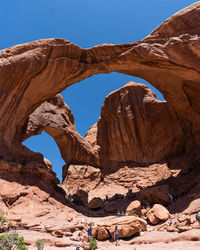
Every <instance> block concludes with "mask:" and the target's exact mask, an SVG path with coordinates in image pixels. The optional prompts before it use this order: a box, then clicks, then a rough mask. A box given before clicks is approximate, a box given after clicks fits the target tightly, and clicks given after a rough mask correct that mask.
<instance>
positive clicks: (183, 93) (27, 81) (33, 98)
mask: <svg viewBox="0 0 200 250" xmlns="http://www.w3.org/2000/svg"><path fill="white" fill-rule="evenodd" d="M199 13H200V3H199V2H197V3H195V4H193V5H191V6H189V7H188V8H186V9H184V10H182V11H180V12H178V13H177V14H175V15H173V16H172V17H170V18H169V19H168V20H166V21H165V22H164V23H163V24H161V25H160V26H159V27H158V28H157V29H156V30H154V31H153V32H152V33H151V34H150V35H149V36H148V37H146V38H145V39H144V40H141V41H140V42H136V43H132V44H121V45H109V44H105V45H100V46H96V47H93V48H90V49H85V50H84V49H80V48H79V47H78V46H76V45H74V44H72V43H70V42H68V41H65V40H63V39H48V40H40V41H35V42H32V43H27V44H22V45H17V46H14V47H12V48H9V49H5V50H2V51H1V52H0V59H1V65H0V79H1V82H0V88H1V91H0V103H1V106H0V115H1V120H0V141H1V143H2V145H4V146H5V145H7V148H8V149H7V152H6V153H5V152H1V155H2V156H3V157H5V158H7V159H8V158H9V155H10V154H11V153H12V154H13V155H14V157H13V158H14V160H17V157H15V156H16V151H15V150H16V149H18V148H19V147H20V146H19V145H18V143H19V142H20V141H21V140H22V137H23V134H24V131H23V129H24V124H25V123H26V121H27V119H28V116H29V115H30V114H31V113H32V112H33V111H34V110H35V109H36V108H37V107H38V106H39V105H40V104H41V103H42V102H44V101H45V100H48V99H49V98H50V97H52V96H54V95H55V94H57V93H59V92H61V91H62V90H63V89H64V88H66V87H67V86H69V85H71V84H73V83H75V82H78V81H81V80H83V79H85V78H87V77H89V76H91V75H93V74H97V73H109V72H113V71H116V72H120V73H125V74H129V75H133V76H138V77H141V78H143V79H145V80H147V81H148V82H149V83H151V84H152V85H153V86H155V87H156V88H157V89H159V90H160V91H161V92H162V93H163V95H164V97H165V99H166V101H167V102H168V105H169V107H170V108H171V109H172V110H173V111H174V112H175V114H176V116H177V118H178V121H179V124H180V126H181V127H182V129H183V131H184V134H185V140H187V139H188V138H189V137H190V138H191V137H192V138H198V136H197V137H196V136H195V133H198V132H199V128H200V116H199V111H200V106H199V92H200V85H199V79H200V73H199V40H200V39H199V33H200V32H199V25H198V20H199ZM5 114H6V115H5ZM11 144H12V147H11ZM194 144H195V148H197V147H198V150H197V151H196V153H195V157H192V159H195V161H196V162H197V161H198V160H199V141H198V139H196V140H195V142H194ZM194 144H193V143H192V145H191V143H189V144H188V145H187V147H186V150H187V152H192V148H193V145H194ZM11 148H12V149H11ZM10 158H11V157H10Z"/></svg>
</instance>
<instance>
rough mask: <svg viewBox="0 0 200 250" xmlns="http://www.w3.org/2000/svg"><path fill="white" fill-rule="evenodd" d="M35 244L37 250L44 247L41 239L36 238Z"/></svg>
mask: <svg viewBox="0 0 200 250" xmlns="http://www.w3.org/2000/svg"><path fill="white" fill-rule="evenodd" d="M35 245H36V247H37V250H42V249H43V248H44V242H43V240H36V242H35Z"/></svg>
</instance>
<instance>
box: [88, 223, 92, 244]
mask: <svg viewBox="0 0 200 250" xmlns="http://www.w3.org/2000/svg"><path fill="white" fill-rule="evenodd" d="M91 238H92V226H91V225H90V227H89V228H88V241H90V240H91Z"/></svg>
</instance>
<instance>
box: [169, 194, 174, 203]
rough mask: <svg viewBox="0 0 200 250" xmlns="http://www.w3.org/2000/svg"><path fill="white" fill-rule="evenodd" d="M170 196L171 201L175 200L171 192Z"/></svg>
mask: <svg viewBox="0 0 200 250" xmlns="http://www.w3.org/2000/svg"><path fill="white" fill-rule="evenodd" d="M169 198H170V200H171V202H172V201H173V199H174V198H173V196H172V195H171V194H169Z"/></svg>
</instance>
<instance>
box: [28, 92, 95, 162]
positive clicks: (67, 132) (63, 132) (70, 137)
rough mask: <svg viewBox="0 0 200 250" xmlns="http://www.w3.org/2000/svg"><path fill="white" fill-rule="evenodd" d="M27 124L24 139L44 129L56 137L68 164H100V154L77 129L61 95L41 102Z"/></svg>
mask: <svg viewBox="0 0 200 250" xmlns="http://www.w3.org/2000/svg"><path fill="white" fill-rule="evenodd" d="M27 124H28V125H27V129H26V134H25V136H24V139H26V138H28V137H30V136H32V135H36V134H40V133H41V132H42V130H44V131H45V132H46V133H48V134H49V135H50V136H52V137H53V138H54V140H55V142H56V143H57V145H58V147H59V149H60V152H61V156H62V158H63V159H64V161H65V162H66V164H67V165H69V164H76V163H81V164H92V165H94V166H98V165H99V162H98V161H99V160H98V156H97V155H95V153H94V150H93V149H92V147H91V146H90V144H89V143H88V142H87V141H86V140H85V139H84V138H83V137H82V136H80V135H79V134H78V132H77V131H76V127H75V124H74V116H73V114H72V112H71V110H70V108H69V107H68V106H67V105H66V104H65V103H64V100H63V98H62V96H61V95H56V96H55V97H53V98H51V99H49V100H48V101H46V102H44V103H43V104H41V105H40V106H39V107H38V108H37V109H36V110H35V111H34V112H33V113H32V114H31V115H30V116H29V119H28V123H27Z"/></svg>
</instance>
